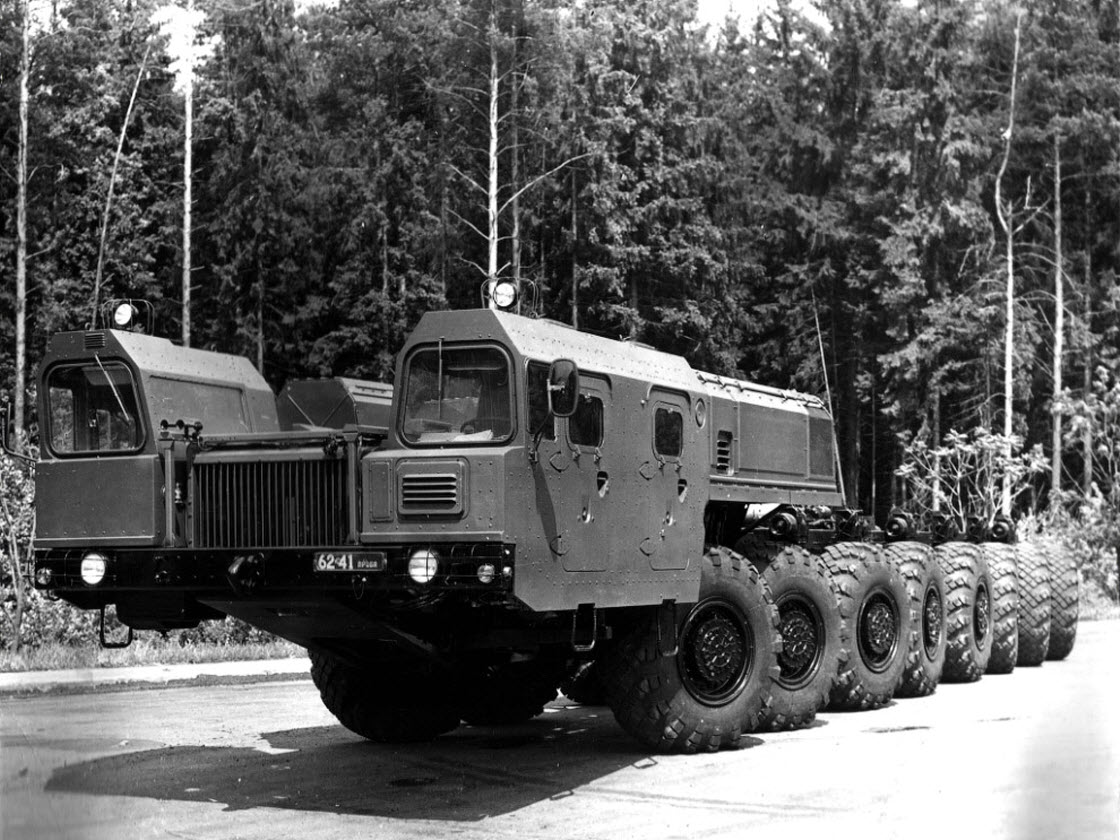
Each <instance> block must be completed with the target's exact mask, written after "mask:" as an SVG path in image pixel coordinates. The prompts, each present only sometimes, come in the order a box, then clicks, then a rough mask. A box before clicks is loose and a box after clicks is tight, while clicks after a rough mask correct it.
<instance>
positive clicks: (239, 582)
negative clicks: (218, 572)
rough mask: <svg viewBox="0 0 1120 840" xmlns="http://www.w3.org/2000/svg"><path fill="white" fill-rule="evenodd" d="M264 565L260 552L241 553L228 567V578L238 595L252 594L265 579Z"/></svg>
mask: <svg viewBox="0 0 1120 840" xmlns="http://www.w3.org/2000/svg"><path fill="white" fill-rule="evenodd" d="M263 566H264V564H263V563H262V558H261V556H260V555H259V554H239V555H238V556H237V557H234V558H233V562H232V563H230V564H229V568H228V569H226V580H228V581H229V585H230V586H231V587H233V591H234V592H236V593H237V594H238V595H251V594H252V593H253V591H254V590H256V588H257V587H258V586H260V585H261V583H262V582H263V580H264V569H263Z"/></svg>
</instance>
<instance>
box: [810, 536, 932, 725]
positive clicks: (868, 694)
mask: <svg viewBox="0 0 1120 840" xmlns="http://www.w3.org/2000/svg"><path fill="white" fill-rule="evenodd" d="M823 556H824V559H825V562H826V563H827V564H828V568H829V572H830V574H831V576H832V581H833V585H834V586H835V587H836V592H837V597H838V598H839V603H840V616H841V618H843V620H844V621H845V622H846V623H847V625H848V627H849V628H851V629H850V633H851V639H852V642H851V650H849V651H845V652H844V653H842V654H841V656H840V662H839V666H838V668H837V677H836V684H835V685H834V686H833V688H832V693H831V694H830V696H829V708H831V709H838V710H848V711H859V710H862V709H875V708H878V707H879V706H883V705H885V704H887V703H888V702H890V700H891V698H892V697H893V696H894V693H895V691H896V690H897V689H898V685H899V683H900V682H901V680H902V674H903V671H904V670H905V668H906V655H907V651H908V650H909V646H910V634H911V632H912V631H913V628H914V619H913V616H912V615H911V611H910V595H909V594H908V593H907V591H906V585H905V584H904V583H903V581H902V576H901V575H900V574H899V573H898V570H897V569H896V568H895V567H894V565H893V564H891V563H890V562H889V561H887V560H886V559H885V558H884V557H883V555H882V553H881V552H880V551H879V549H878V548H876V547H875V546H873V545H870V544H867V543H857V542H846V543H836V544H834V545H830V546H828V547H827V548H826V549H825V550H824V552H823Z"/></svg>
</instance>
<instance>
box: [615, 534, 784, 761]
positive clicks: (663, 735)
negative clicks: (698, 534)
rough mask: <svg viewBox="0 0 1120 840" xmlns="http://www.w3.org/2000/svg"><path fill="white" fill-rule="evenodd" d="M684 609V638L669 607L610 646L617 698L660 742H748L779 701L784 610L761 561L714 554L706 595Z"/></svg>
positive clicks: (663, 748) (630, 726)
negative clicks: (774, 696) (774, 695)
mask: <svg viewBox="0 0 1120 840" xmlns="http://www.w3.org/2000/svg"><path fill="white" fill-rule="evenodd" d="M681 612H682V613H683V616H681V617H680V620H679V621H678V624H677V633H676V645H675V648H674V646H673V638H672V628H671V626H670V627H669V629H668V630H666V629H665V628H664V627H662V625H663V624H664V623H665V622H664V620H663V618H662V616H663V615H664V613H665V610H664V609H662V610H659V611H658V612H657V613H656V614H654V615H647V616H645V617H643V619H642V620H640V621H639V622H638V624H637V625H636V626H635V627H634V628H633V629H632V630H631V631H630V632H629V633H628V634H627V635H626V637H625V638H623V639H622V640H621V642H620V643H619V644H617V645H615V646H614V647H613V648H612V649H611V650H610V652H609V654H608V657H607V660H606V665H607V667H606V670H605V672H604V673H605V674H606V675H608V676H606V684H607V704H608V705H609V706H610V707H611V710H612V711H613V712H614V716H615V718H616V719H617V720H618V722H619V724H620V725H621V726H622V728H623V729H625V730H626V731H627V732H629V733H630V734H631V735H632V736H634V737H635V738H637V739H638V740H639V741H641V742H642V744H644V745H645V746H646V747H648V748H650V749H652V750H656V751H658V752H685V753H692V752H697V751H707V752H714V751H715V750H718V749H721V748H734V747H738V746H740V743H741V741H742V736H743V733H744V732H747V731H750V730H753V729H756V728H757V727H758V725H759V722H760V721H761V719H762V713H763V711H764V710H765V709H766V707H767V705H768V704H769V703H770V696H771V692H772V690H773V681H774V679H775V678H776V677H777V675H778V670H779V669H778V654H779V653H780V652H781V640H780V637H779V636H778V610H777V608H776V607H775V606H774V602H773V600H772V599H771V597H770V593H769V591H768V589H767V587H766V584H765V583H764V582H763V581H762V579H761V578H760V577H759V576H758V572H757V570H756V569H755V568H754V566H752V565H751V564H750V563H748V562H746V561H745V560H744V559H743V558H742V557H740V556H739V555H738V554H736V553H735V552H733V551H730V550H728V549H723V548H719V549H711V550H709V551H708V552H707V553H706V554H705V556H704V561H703V569H702V578H701V581H700V600H699V601H698V602H697V603H696V604H691V605H688V606H687V607H685V606H684V605H682V608H681Z"/></svg>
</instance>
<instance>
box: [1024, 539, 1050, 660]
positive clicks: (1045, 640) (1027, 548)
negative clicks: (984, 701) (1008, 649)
mask: <svg viewBox="0 0 1120 840" xmlns="http://www.w3.org/2000/svg"><path fill="white" fill-rule="evenodd" d="M1016 549H1017V552H1016V559H1017V560H1018V564H1019V656H1018V658H1017V659H1016V664H1017V665H1019V666H1020V667H1022V666H1034V665H1041V664H1042V663H1043V661H1044V660H1045V659H1046V653H1047V651H1048V650H1049V648H1050V609H1051V604H1050V602H1051V579H1050V563H1049V561H1048V559H1047V557H1046V553H1045V552H1044V551H1043V550H1042V548H1041V547H1040V546H1039V545H1038V544H1037V543H1033V542H1025V543H1019V544H1018V545H1017V546H1016Z"/></svg>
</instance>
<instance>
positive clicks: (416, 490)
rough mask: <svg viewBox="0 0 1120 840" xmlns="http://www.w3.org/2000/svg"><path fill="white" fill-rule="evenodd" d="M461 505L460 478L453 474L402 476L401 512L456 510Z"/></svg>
mask: <svg viewBox="0 0 1120 840" xmlns="http://www.w3.org/2000/svg"><path fill="white" fill-rule="evenodd" d="M458 504H459V480H458V476H456V475H454V474H451V473H433V474H429V475H405V476H401V510H403V511H407V510H423V511H440V510H454V509H456V508H457V507H458Z"/></svg>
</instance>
